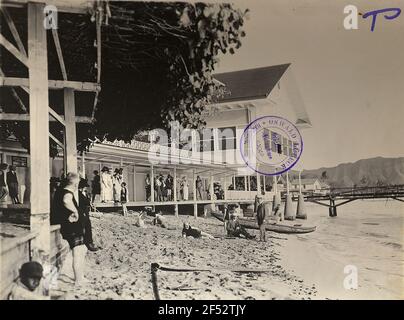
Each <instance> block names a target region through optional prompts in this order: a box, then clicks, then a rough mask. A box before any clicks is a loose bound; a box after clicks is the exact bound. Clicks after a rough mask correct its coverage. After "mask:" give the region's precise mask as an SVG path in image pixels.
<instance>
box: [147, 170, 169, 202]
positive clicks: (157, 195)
mask: <svg viewBox="0 0 404 320" xmlns="http://www.w3.org/2000/svg"><path fill="white" fill-rule="evenodd" d="M153 185H154V190H153V192H154V200H155V201H173V200H174V194H173V190H174V178H173V177H172V176H171V175H170V174H168V175H167V177H164V175H163V174H161V173H160V174H159V175H156V176H155V177H154V181H153ZM145 189H146V201H151V192H152V181H151V178H150V174H146V178H145Z"/></svg>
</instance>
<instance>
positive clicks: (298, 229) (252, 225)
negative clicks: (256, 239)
mask: <svg viewBox="0 0 404 320" xmlns="http://www.w3.org/2000/svg"><path fill="white" fill-rule="evenodd" d="M211 214H212V216H214V217H215V218H216V219H219V220H220V221H223V214H222V213H217V212H212V213H211ZM239 221H240V224H241V225H242V226H243V227H244V228H246V229H258V224H257V221H255V220H254V219H245V218H239ZM265 229H266V230H267V231H273V232H276V233H288V234H293V233H310V232H313V231H314V230H316V227H315V226H314V227H304V226H301V225H292V224H291V225H286V224H279V223H276V224H270V223H267V224H266V226H265Z"/></svg>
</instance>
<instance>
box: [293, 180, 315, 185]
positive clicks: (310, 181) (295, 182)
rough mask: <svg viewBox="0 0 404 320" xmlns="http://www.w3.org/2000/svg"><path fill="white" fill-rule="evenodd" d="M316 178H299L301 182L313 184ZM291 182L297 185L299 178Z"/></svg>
mask: <svg viewBox="0 0 404 320" xmlns="http://www.w3.org/2000/svg"><path fill="white" fill-rule="evenodd" d="M316 181H318V179H315V178H314V179H301V183H302V184H314V183H315V182H316ZM291 184H294V185H299V179H295V180H293V181H292V182H291Z"/></svg>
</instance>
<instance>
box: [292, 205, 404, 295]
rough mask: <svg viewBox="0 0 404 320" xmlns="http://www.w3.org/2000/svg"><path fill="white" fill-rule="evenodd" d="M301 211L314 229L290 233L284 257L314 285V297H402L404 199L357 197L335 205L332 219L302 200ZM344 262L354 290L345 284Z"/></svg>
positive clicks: (403, 283)
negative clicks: (354, 274)
mask: <svg viewBox="0 0 404 320" xmlns="http://www.w3.org/2000/svg"><path fill="white" fill-rule="evenodd" d="M306 210H307V214H308V220H307V222H305V223H306V224H307V225H316V226H317V230H316V231H315V232H313V233H310V234H306V235H298V236H295V237H291V236H289V237H288V240H290V241H288V243H287V244H286V250H287V252H286V253H285V261H286V262H287V263H288V264H289V265H290V266H291V267H292V268H294V269H296V272H297V273H299V272H300V273H301V274H302V275H304V276H305V278H306V279H307V280H308V281H313V282H314V283H317V285H318V286H319V287H320V290H319V292H320V293H321V292H322V294H320V296H319V298H325V297H329V298H332V299H338V298H341V299H344V298H349V299H356V298H357V299H363V298H365V299H400V298H401V299H402V298H404V250H403V248H404V203H403V202H399V201H396V200H387V201H386V200H357V201H354V202H351V203H348V204H345V205H342V206H340V207H338V208H337V210H338V216H337V217H333V218H331V217H329V216H328V208H327V207H323V206H320V205H317V204H313V203H307V204H306ZM346 266H349V267H348V268H350V269H349V270H352V266H353V267H354V268H355V269H356V270H357V279H358V280H357V284H358V286H357V288H356V289H355V288H354V289H349V290H347V289H346V288H345V287H344V279H345V278H346V276H347V274H348V273H349V271H348V270H345V269H344V268H346ZM344 271H347V272H346V273H345V272H344ZM355 272H356V271H355Z"/></svg>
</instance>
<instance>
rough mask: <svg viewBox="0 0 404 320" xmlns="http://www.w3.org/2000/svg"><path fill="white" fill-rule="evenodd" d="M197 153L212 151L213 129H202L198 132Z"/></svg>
mask: <svg viewBox="0 0 404 320" xmlns="http://www.w3.org/2000/svg"><path fill="white" fill-rule="evenodd" d="M197 139H199V142H198V143H199V151H200V152H203V151H213V150H214V143H213V129H203V130H201V132H199V136H198V137H197Z"/></svg>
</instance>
